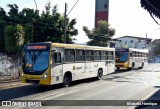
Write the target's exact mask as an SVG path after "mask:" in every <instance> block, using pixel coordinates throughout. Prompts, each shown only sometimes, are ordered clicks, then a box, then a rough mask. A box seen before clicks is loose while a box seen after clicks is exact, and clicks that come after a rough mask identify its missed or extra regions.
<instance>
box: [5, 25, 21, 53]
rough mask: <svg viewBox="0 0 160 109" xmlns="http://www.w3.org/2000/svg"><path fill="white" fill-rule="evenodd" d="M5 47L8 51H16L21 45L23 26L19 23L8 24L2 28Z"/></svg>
mask: <svg viewBox="0 0 160 109" xmlns="http://www.w3.org/2000/svg"><path fill="white" fill-rule="evenodd" d="M4 36H5V38H4V41H5V49H6V51H7V52H8V53H17V51H20V49H21V48H22V46H23V41H24V28H23V26H21V25H16V26H15V25H8V26H6V28H5V29H4Z"/></svg>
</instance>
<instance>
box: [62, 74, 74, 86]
mask: <svg viewBox="0 0 160 109" xmlns="http://www.w3.org/2000/svg"><path fill="white" fill-rule="evenodd" d="M71 81H72V75H71V73H70V72H67V73H66V74H65V75H64V78H63V86H64V87H68V86H69V85H70V83H71Z"/></svg>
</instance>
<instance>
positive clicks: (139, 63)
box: [115, 48, 148, 70]
mask: <svg viewBox="0 0 160 109" xmlns="http://www.w3.org/2000/svg"><path fill="white" fill-rule="evenodd" d="M147 54H148V50H147V49H134V48H119V49H116V50H115V55H116V56H115V59H116V68H117V70H119V69H120V68H127V69H128V70H132V68H134V67H137V68H139V69H143V67H144V65H146V64H147V63H148V58H147Z"/></svg>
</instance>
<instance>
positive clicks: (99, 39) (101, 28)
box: [83, 21, 115, 46]
mask: <svg viewBox="0 0 160 109" xmlns="http://www.w3.org/2000/svg"><path fill="white" fill-rule="evenodd" d="M109 26H110V25H109V24H108V23H107V21H99V22H98V27H97V28H93V29H92V30H89V29H88V27H86V26H84V27H83V31H84V32H85V33H86V35H87V36H88V38H89V39H90V41H89V42H88V43H87V44H88V45H92V46H108V43H109V41H110V40H111V37H112V36H114V34H115V29H113V28H110V27H109Z"/></svg>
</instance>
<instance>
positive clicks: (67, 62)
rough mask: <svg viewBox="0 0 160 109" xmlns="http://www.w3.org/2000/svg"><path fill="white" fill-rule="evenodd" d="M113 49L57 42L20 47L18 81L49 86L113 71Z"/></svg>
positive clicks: (99, 76) (66, 83) (100, 75)
mask: <svg viewBox="0 0 160 109" xmlns="http://www.w3.org/2000/svg"><path fill="white" fill-rule="evenodd" d="M114 70H115V49H114V48H107V47H97V46H83V45H75V44H60V43H34V44H27V45H25V46H24V52H23V59H22V69H21V71H22V79H21V80H22V82H23V83H32V82H33V83H37V84H41V85H53V84H59V83H63V84H64V86H69V84H70V82H71V81H75V80H80V79H85V78H91V77H97V78H98V79H101V77H102V75H106V74H109V73H112V72H114Z"/></svg>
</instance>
